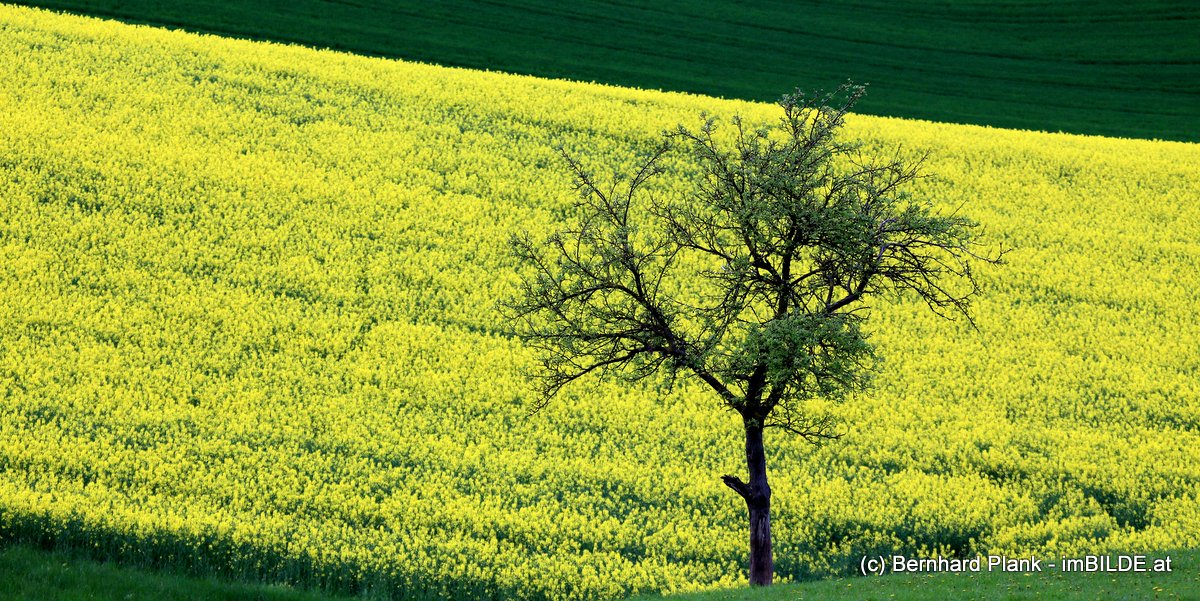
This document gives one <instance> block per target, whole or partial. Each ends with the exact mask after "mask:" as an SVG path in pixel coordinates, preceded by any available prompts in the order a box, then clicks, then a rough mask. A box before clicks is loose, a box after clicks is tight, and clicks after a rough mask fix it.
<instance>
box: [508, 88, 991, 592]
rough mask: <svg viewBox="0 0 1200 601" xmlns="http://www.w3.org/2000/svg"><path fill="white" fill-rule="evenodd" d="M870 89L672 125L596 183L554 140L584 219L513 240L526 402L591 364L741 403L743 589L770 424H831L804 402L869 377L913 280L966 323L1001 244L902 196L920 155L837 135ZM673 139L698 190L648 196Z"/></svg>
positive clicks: (754, 556)
mask: <svg viewBox="0 0 1200 601" xmlns="http://www.w3.org/2000/svg"><path fill="white" fill-rule="evenodd" d="M862 94H863V88H862V87H861V86H853V85H849V84H848V85H846V86H843V87H841V88H839V89H838V90H837V91H836V92H833V93H830V94H825V95H805V94H803V93H800V92H798V93H796V94H791V95H787V96H784V97H783V99H782V100H781V101H780V105H781V106H782V107H783V118H782V120H781V122H780V123H779V124H778V125H777V126H774V127H763V128H754V129H751V128H749V127H748V125H747V124H746V123H745V122H743V121H742V120H740V119H738V118H737V117H735V118H733V120H732V124H733V127H734V130H733V131H732V135H730V136H726V137H725V138H724V140H725V141H724V142H722V141H721V140H722V138H721V137H720V136H715V135H714V134H715V133H716V132H717V127H716V124H715V121H714V120H713V119H711V118H708V119H705V122H704V124H703V126H702V127H700V129H699V131H696V132H693V131H689V130H688V129H686V128H684V127H682V126H681V127H679V128H678V129H677V130H675V131H671V132H667V133H665V134H664V138H665V140H664V143H663V144H662V145H661V146H660V147H658V148H657V149H656V150H655V151H654V152H653V153H651V154H650V155H649V157H648V159H646V160H645V162H644V163H643V164H642V165H641V167H640V168H639V169H637V171H636V173H634V174H632V176H631V177H629V178H628V179H625V180H623V181H622V178H620V177H618V178H616V181H614V182H613V183H612V184H611V185H607V186H604V187H602V186H601V185H599V183H598V182H597V180H596V178H595V177H594V176H593V175H592V174H591V173H589V172H588V171H587V170H586V169H585V168H584V166H583V165H582V164H580V162H579V161H578V160H576V159H575V158H574V157H571V156H569V155H567V153H565V152H564V153H563V156H564V157H565V159H566V162H567V165H568V166H569V168H570V170H571V171H572V172H573V174H574V184H575V188H576V189H577V191H578V192H579V201H578V202H577V204H576V206H575V211H576V214H577V216H578V219H579V220H578V222H577V224H575V226H574V227H572V228H570V229H566V230H564V231H560V232H558V233H556V234H553V235H551V236H550V237H549V238H548V239H544V240H535V239H533V238H532V237H530V236H529V235H528V234H525V235H522V236H517V237H515V238H514V239H513V241H512V246H513V252H514V254H515V256H516V257H517V259H518V260H519V262H520V263H521V264H522V265H523V267H524V268H525V269H526V274H527V275H526V277H525V279H524V281H523V286H522V287H521V290H520V293H519V294H518V295H517V296H516V297H515V298H514V299H513V300H511V301H509V302H508V303H506V307H507V309H508V311H509V313H510V317H512V318H513V319H514V320H516V323H517V324H518V333H519V335H520V337H521V338H522V339H523V340H524V341H525V342H526V343H527V344H530V345H532V346H533V347H535V348H536V349H537V350H538V351H539V353H540V359H541V369H540V370H539V373H538V374H537V377H538V378H539V379H540V381H541V384H542V386H541V392H542V395H541V397H540V401H539V402H538V403H537V405H536V407H535V410H536V409H539V408H541V407H543V406H545V404H546V403H547V402H549V400H550V399H551V398H552V397H554V396H555V395H556V394H557V393H558V392H559V391H560V390H562V388H563V387H564V386H566V385H568V384H570V383H571V382H574V381H575V380H578V379H579V378H581V377H583V376H585V375H587V374H589V373H593V372H601V371H608V372H615V373H619V374H623V375H625V376H626V377H628V378H630V379H633V380H637V379H641V378H646V377H648V376H650V375H652V374H654V373H655V372H657V371H659V370H666V372H667V373H668V375H669V376H670V377H671V381H674V378H675V377H676V376H677V375H679V374H682V375H684V376H686V377H693V378H697V379H698V380H699V381H701V382H703V383H704V384H705V385H706V386H707V387H708V388H711V389H712V390H713V391H714V392H715V393H716V394H717V395H718V396H719V398H720V400H721V402H722V403H723V404H724V406H725V407H728V408H729V409H732V410H733V411H736V412H737V413H738V415H740V416H741V418H742V423H743V425H744V426H745V440H746V469H747V475H748V479H747V480H742V479H741V478H739V477H737V476H731V475H726V476H723V477H722V480H723V481H724V483H725V484H726V485H727V486H728V487H729V488H731V489H733V490H734V491H735V492H736V493H737V494H738V495H740V496H741V497H742V499H744V500H745V502H746V506H747V508H748V509H749V517H750V584H752V585H768V584H770V583H771V580H772V575H773V561H772V554H771V487H770V485H769V484H768V482H767V456H766V453H765V450H764V445H763V432H764V430H765V429H766V428H772V427H775V428H779V429H781V430H784V431H786V432H790V433H792V434H795V435H798V436H801V437H803V438H804V439H805V440H807V441H809V442H812V443H821V442H823V441H827V440H829V439H835V438H838V437H839V436H840V434H839V433H838V432H837V430H836V424H835V423H834V422H833V420H832V418H831V417H830V415H829V414H827V413H815V412H814V411H811V410H809V409H807V408H806V407H810V406H811V405H810V404H808V402H809V401H812V400H813V399H827V400H832V401H841V400H844V399H845V398H846V397H847V395H848V394H850V393H852V392H855V391H860V390H863V389H864V388H865V387H866V385H867V380H868V376H869V374H870V372H871V371H872V370H873V367H874V365H873V358H874V354H873V348H872V345H871V344H870V343H869V342H868V340H867V339H866V337H865V335H864V333H863V331H862V323H863V320H864V319H865V318H866V317H867V313H866V311H865V310H866V308H867V306H866V305H865V304H864V301H866V300H868V299H870V298H871V297H875V296H878V295H881V294H885V293H901V292H908V293H913V294H915V295H916V296H918V297H920V298H921V299H922V300H924V301H925V303H927V304H928V306H929V308H930V309H931V310H932V311H934V312H935V313H937V314H939V315H941V316H943V317H951V316H953V314H959V315H961V316H963V317H965V318H966V319H967V320H968V321H969V320H970V315H969V314H968V300H969V298H970V297H971V296H972V295H973V294H974V293H976V292H977V291H978V284H977V282H976V279H975V278H974V276H973V275H972V271H971V263H972V262H974V261H984V262H990V263H995V262H999V258H1000V257H999V255H997V256H995V257H988V256H985V255H983V254H981V253H980V252H978V241H977V239H976V238H975V237H974V235H973V234H974V230H975V228H976V224H975V223H974V222H972V221H971V220H969V219H967V218H965V217H962V216H959V215H956V214H939V213H938V212H936V211H935V210H934V209H933V207H932V205H931V203H929V202H925V201H922V200H918V199H915V198H913V197H911V196H909V195H908V194H907V192H906V188H907V185H908V184H910V183H911V182H912V181H913V180H915V179H916V178H918V177H919V172H918V167H919V163H920V162H919V161H917V162H916V163H914V164H905V163H904V162H903V161H901V160H899V159H898V158H893V159H890V160H886V161H875V160H869V159H868V158H866V157H864V153H863V152H862V148H861V146H860V145H856V144H854V143H851V142H848V141H846V140H844V139H840V138H838V137H837V133H838V128H840V127H841V126H842V124H843V120H844V118H845V115H846V113H847V111H848V110H849V109H850V108H851V107H852V106H853V105H854V103H855V101H857V100H858V99H859V98H860V97H861V96H862ZM680 148H682V149H683V150H685V151H686V154H687V158H688V159H690V163H688V164H687V165H690V167H687V168H684V169H683V171H686V172H689V173H690V175H691V180H692V181H691V182H690V183H691V184H692V186H693V187H692V189H693V191H694V193H692V194H691V195H690V196H689V197H686V198H676V199H673V200H663V199H661V198H656V197H654V195H651V194H648V193H647V192H646V190H645V188H646V183H647V182H648V181H650V180H651V179H652V178H653V177H654V176H656V175H658V174H660V173H662V172H663V170H664V167H663V163H664V162H665V159H664V157H666V156H667V155H668V153H671V152H673V151H674V150H675V149H680ZM647 197H648V198H647ZM689 291H692V292H689Z"/></svg>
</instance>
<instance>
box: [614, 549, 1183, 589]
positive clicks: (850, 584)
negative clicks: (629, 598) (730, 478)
mask: <svg viewBox="0 0 1200 601" xmlns="http://www.w3.org/2000/svg"><path fill="white" fill-rule="evenodd" d="M1150 556H1153V557H1157V558H1164V557H1168V556H1169V557H1171V560H1172V561H1171V563H1172V571H1171V572H1170V573H1148V572H1147V573H1078V572H1073V573H1062V572H1059V571H1057V569H1050V568H1049V567H1048V566H1045V565H1043V566H1042V570H1043V571H1042V572H1040V573H1022V572H1013V573H1004V572H991V573H987V572H983V573H979V574H945V573H943V574H919V575H918V574H891V575H887V576H870V577H856V578H836V579H830V580H821V581H815V582H803V583H800V584H789V585H779V586H773V587H770V588H767V589H762V588H759V589H750V588H746V587H742V588H737V589H731V590H725V591H716V592H711V593H697V594H689V595H672V596H670V597H665V599H666V600H667V601H803V600H806V599H811V600H817V599H820V600H822V601H926V600H933V599H937V600H943V599H946V600H949V599H952V600H954V601H1096V600H1097V599H1103V600H1105V601H1146V600H1151V599H1154V600H1160V601H1172V600H1179V601H1184V600H1187V601H1195V600H1197V599H1200V552H1197V551H1194V550H1193V551H1179V552H1163V553H1154V554H1148V555H1147V557H1150ZM1114 561H1115V560H1114ZM1114 565H1116V564H1115V563H1114ZM663 599H664V597H658V596H652V595H649V596H645V597H637V598H635V599H634V600H633V601H656V600H663Z"/></svg>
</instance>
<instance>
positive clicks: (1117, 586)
mask: <svg viewBox="0 0 1200 601" xmlns="http://www.w3.org/2000/svg"><path fill="white" fill-rule="evenodd" d="M1147 557H1148V558H1151V561H1150V562H1148V565H1149V564H1150V563H1152V560H1153V559H1157V558H1165V557H1170V558H1171V568H1172V569H1171V571H1170V572H1168V573H1150V572H1147V573H1084V572H1072V573H1064V572H1061V571H1059V570H1058V569H1057V568H1053V569H1052V568H1050V567H1049V566H1045V565H1043V568H1042V570H1043V571H1042V572H1040V573H1028V572H1012V573H1005V572H998V571H997V572H986V571H985V572H981V573H978V574H948V573H942V574H889V575H886V576H868V577H854V578H835V579H830V580H819V581H813V582H802V583H797V584H784V585H777V586H773V587H770V588H754V589H751V588H748V587H742V588H737V589H727V590H719V591H711V592H707V593H693V594H685V595H671V596H668V597H661V596H658V595H646V596H641V597H636V598H634V599H632V600H630V601H652V600H653V601H663V600H664V599H665V600H666V601H784V600H786V601H802V600H805V599H812V600H816V599H821V600H827V601H841V600H845V601H850V600H854V601H917V600H926V599H939V600H940V599H953V600H956V601H1018V600H1020V601H1025V600H1029V601H1033V600H1046V601H1085V600H1086V601H1093V600H1096V599H1104V600H1106V601H1142V600H1148V599H1156V600H1159V599H1161V600H1179V601H1197V600H1200V551H1197V550H1191V551H1177V552H1164V553H1151V554H1147ZM0 597H3V598H4V599H6V600H10V601H33V600H38V601H83V600H87V601H141V600H146V601H175V600H179V601H184V600H186V601H235V600H237V601H337V600H346V599H352V597H340V596H332V595H327V594H323V593H320V592H314V591H302V590H294V589H291V588H288V587H286V586H282V585H267V584H248V583H239V582H231V581H227V580H219V579H215V578H197V577H191V576H183V575H178V574H171V573H165V572H161V571H154V570H146V569H140V568H131V567H125V566H120V565H116V564H113V563H107V562H98V561H94V560H89V559H81V558H79V557H77V556H74V555H71V554H69V553H64V552H61V551H45V550H41V549H37V548H34V547H30V546H26V545H14V544H9V545H5V546H0Z"/></svg>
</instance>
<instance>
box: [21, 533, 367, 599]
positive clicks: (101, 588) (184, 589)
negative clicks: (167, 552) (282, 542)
mask: <svg viewBox="0 0 1200 601" xmlns="http://www.w3.org/2000/svg"><path fill="white" fill-rule="evenodd" d="M0 598H2V599H5V600H7V601H35V600H36V601H85V600H86V601H235V600H236V601H335V600H338V599H349V597H333V596H329V595H323V594H320V593H315V592H309V591H298V590H293V589H290V588H287V587H283V586H268V585H262V584H244V583H238V582H231V581H227V580H218V579H215V578H197V577H189V576H182V575H178V574H172V573H169V572H163V571H151V570H145V569H137V568H130V567H124V566H118V565H116V564H112V563H105V562H98V561H94V560H90V559H81V558H79V557H77V556H75V555H70V554H66V553H62V552H56V551H43V550H40V549H37V548H35V547H30V546H25V545H11V544H9V545H6V546H4V547H0Z"/></svg>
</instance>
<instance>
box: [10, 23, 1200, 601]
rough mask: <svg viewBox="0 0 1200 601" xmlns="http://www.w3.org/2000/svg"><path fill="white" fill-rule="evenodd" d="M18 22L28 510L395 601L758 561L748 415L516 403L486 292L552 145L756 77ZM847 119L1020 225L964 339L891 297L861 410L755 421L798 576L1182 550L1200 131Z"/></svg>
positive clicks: (589, 585)
mask: <svg viewBox="0 0 1200 601" xmlns="http://www.w3.org/2000/svg"><path fill="white" fill-rule="evenodd" d="M0 32H2V34H0V81H2V82H4V84H3V86H2V87H0V116H2V117H0V118H2V119H3V126H2V127H0V399H2V402H0V535H2V536H3V537H4V538H7V539H15V540H24V541H30V542H38V543H43V544H45V543H51V542H53V543H55V544H58V545H63V546H68V547H72V548H76V549H80V550H86V551H87V552H88V553H91V554H94V555H97V556H100V557H106V558H115V559H119V560H121V561H124V562H129V563H137V564H143V565H150V566H155V567H160V568H168V569H175V570H183V569H186V570H189V571H193V572H201V573H212V574H215V575H228V576H236V577H238V578H248V579H257V580H266V581H270V582H276V581H286V582H291V583H296V584H300V585H305V586H315V587H325V588H329V589H336V590H340V591H346V592H362V591H374V592H376V593H380V594H388V595H395V596H397V597H403V598H408V599H432V598H444V597H448V596H453V597H454V598H456V599H488V598H497V597H502V598H511V599H552V600H566V599H602V598H613V597H619V596H626V595H630V594H636V593H645V592H660V591H663V592H676V591H689V590H698V589H705V588H710V587H715V586H728V585H733V584H736V583H739V582H741V581H742V579H743V574H742V570H743V569H744V565H745V560H746V557H745V554H746V550H745V540H744V539H745V534H744V530H743V529H744V527H745V526H744V523H743V522H744V516H743V512H744V509H743V507H742V506H741V503H740V501H738V500H736V499H735V498H734V497H733V496H732V495H731V493H730V492H729V491H728V490H726V489H725V488H724V486H723V485H722V484H721V481H720V479H719V476H720V474H724V473H735V472H737V471H739V470H740V469H741V461H742V460H741V457H740V442H739V440H738V435H739V432H738V430H737V421H736V420H735V419H734V416H732V415H730V414H727V413H722V412H720V411H719V410H717V409H716V406H717V403H716V401H715V400H714V399H712V398H710V397H709V396H707V395H706V394H705V393H704V390H702V389H701V388H699V387H697V386H691V385H684V386H680V387H677V388H676V389H674V390H672V391H667V390H666V389H665V387H660V386H657V385H656V384H655V383H650V384H647V385H645V386H636V387H631V386H629V385H626V384H623V383H621V382H619V381H612V380H595V381H591V382H587V383H586V384H585V385H581V386H578V387H576V388H574V389H572V390H571V391H569V393H568V394H566V395H565V396H564V397H563V398H561V399H560V401H559V402H557V403H555V404H553V405H551V406H550V407H548V408H547V409H546V410H544V411H542V412H541V413H538V414H537V415H536V416H532V417H531V416H530V415H529V414H528V411H527V407H528V403H527V401H528V400H529V398H530V396H531V387H530V385H529V384H528V383H527V382H525V381H524V380H523V379H522V378H521V377H520V370H521V369H522V368H525V367H529V366H530V364H531V361H532V358H531V354H530V353H529V352H528V351H527V350H525V349H523V348H522V347H521V345H520V344H519V343H518V342H517V341H515V340H513V339H512V338H511V337H510V336H509V335H508V329H507V326H506V324H505V323H504V322H503V320H502V319H500V317H499V315H498V313H497V311H496V309H495V302H496V300H497V299H498V298H501V297H503V296H505V295H507V294H508V293H509V292H511V290H512V289H513V285H514V283H515V281H516V274H515V273H514V271H513V270H514V267H513V265H512V261H511V260H510V259H509V258H508V257H507V254H506V245H505V241H506V239H507V238H508V236H509V234H511V233H513V232H516V231H520V230H529V231H532V232H534V233H535V234H546V233H548V232H550V231H552V230H553V229H554V228H556V227H560V224H561V223H562V219H563V218H564V215H566V214H567V213H569V206H570V202H571V200H572V192H571V190H570V186H569V184H570V182H569V178H568V177H567V174H566V171H565V169H564V167H563V165H562V164H561V161H560V159H559V158H558V157H557V155H556V154H555V151H554V149H553V147H554V145H555V144H562V145H564V146H565V147H566V148H568V149H570V150H571V151H572V152H573V153H575V154H576V155H578V156H580V157H582V159H583V160H584V161H585V162H586V163H587V164H590V165H593V166H595V168H596V169H597V171H598V172H603V171H604V170H606V169H607V168H608V166H609V165H614V166H618V167H619V166H628V165H630V164H632V163H633V162H634V161H636V160H637V158H638V157H637V154H638V153H639V152H643V151H645V149H646V148H647V147H649V146H650V145H652V144H653V143H654V142H655V141H656V140H657V136H658V134H659V132H660V131H661V130H662V129H664V128H667V127H671V126H673V125H674V124H677V123H681V122H682V123H686V124H689V125H695V124H697V123H698V122H699V116H698V115H699V113H700V112H701V111H709V112H710V113H712V114H714V115H717V116H719V117H722V118H728V117H729V116H731V115H733V114H734V113H739V114H741V115H743V116H744V117H745V118H747V119H748V120H750V121H752V122H763V121H766V120H770V119H774V118H776V116H777V114H776V109H775V108H774V107H771V106H769V105H763V104H755V103H750V102H741V101H728V100H718V99H713V98H710V97H703V96H689V95H683V94H668V93H658V92H647V91H637V90H631V89H622V88H616V87H607V86H601V85H594V84H581V83H569V82H563V81H551V80H543V79H536V78H532V77H520V76H513V75H504V74H498V73H486V72H481V71H471V70H464V69H451V68H445V67H436V66H427V65H420V64H414V63H406V62H400V61H393V60H385V59H381V58H366V57H360V56H353V55H347V54H341V53H335V52H330V51H316V50H311V49H306V48H302V47H295V46H282V45H276V44H266V43H254V42H248V41H239V40H229V39H223V38H218V37H213V36H199V35H192V34H186V33H182V32H172V31H166V30H161V29H155V28H149V27H132V26H129V25H124V24H120V23H116V22H110V21H100V20H95V19H87V18H81V17H75V16H63V15H55V14H51V13H48V12H44V11H37V10H32V9H26V8H18V7H11V6H0ZM847 134H848V135H850V136H852V137H854V138H855V139H858V140H861V141H863V142H864V143H866V144H867V145H868V147H869V148H891V147H895V146H900V147H901V148H902V152H904V153H906V156H910V157H912V156H916V155H917V154H920V153H929V156H930V158H929V160H928V162H927V171H928V172H929V173H931V174H933V175H934V176H935V177H931V178H928V179H925V180H922V181H921V184H920V187H919V189H917V190H915V192H916V193H918V194H922V195H927V196H929V197H931V198H934V199H936V200H937V202H938V204H939V206H941V207H943V208H945V209H946V210H952V209H954V208H955V207H959V206H960V205H961V206H963V209H962V210H964V211H966V212H967V213H968V214H969V215H971V216H972V217H974V218H976V219H978V220H979V221H981V222H982V223H983V225H984V228H985V231H986V236H987V239H988V240H989V241H992V242H995V243H997V244H1001V243H1002V244H1004V245H1005V246H1007V247H1012V248H1013V249H1014V250H1013V252H1012V253H1011V254H1010V255H1009V263H1008V265H1005V266H1002V267H999V268H996V269H988V270H986V271H985V272H984V273H982V274H981V276H982V277H983V279H984V282H985V284H986V291H985V294H984V295H983V296H981V297H980V298H979V299H978V301H977V304H976V309H975V314H976V316H977V319H978V323H979V331H978V332H976V331H973V330H971V329H970V328H969V327H968V326H966V325H965V324H962V323H947V322H943V321H940V320H938V319H936V318H934V317H931V316H930V315H929V314H928V312H927V311H925V310H924V307H923V306H921V305H920V304H919V303H917V302H915V301H913V300H912V299H897V300H895V301H894V302H890V303H887V304H880V305H878V306H877V307H875V313H874V315H873V323H874V326H873V331H874V340H875V342H876V343H877V345H878V347H879V349H880V351H881V353H882V354H883V356H884V357H886V364H885V366H884V371H883V372H882V373H881V375H880V377H879V380H878V384H877V387H876V388H875V390H874V391H872V392H871V393H870V394H869V395H866V396H864V397H862V398H860V399H857V400H856V401H855V402H852V403H848V404H845V405H842V406H838V407H833V408H831V410H832V411H835V412H836V413H837V414H838V415H839V416H840V417H841V418H843V419H844V420H845V423H846V424H847V431H846V436H845V438H844V439H843V440H842V441H840V442H838V443H836V444H831V445H828V446H826V447H823V448H820V449H813V448H810V447H808V446H805V445H804V444H803V443H801V442H799V441H797V440H792V439H788V438H786V437H784V436H772V438H770V440H769V441H768V445H769V453H770V458H769V460H770V462H771V469H772V477H773V478H774V479H773V487H774V490H775V510H776V513H775V519H776V522H775V527H776V530H775V533H776V537H777V547H776V557H777V565H776V569H777V571H778V573H779V575H780V576H781V577H782V578H785V579H802V578H810V577H814V576H822V575H830V574H844V573H847V572H849V571H852V570H853V569H855V566H857V558H858V557H859V556H861V555H862V554H864V553H884V552H890V551H898V552H905V553H911V554H917V553H938V552H941V553H958V554H970V553H977V552H995V553H1031V552H1037V553H1045V554H1055V555H1057V554H1076V553H1088V552H1106V551H1125V552H1131V551H1137V550H1160V549H1177V548H1188V547H1195V546H1197V545H1200V534H1198V533H1200V467H1198V466H1200V450H1198V449H1200V388H1198V385H1197V381H1198V380H1197V377H1196V376H1197V373H1200V370H1198V368H1200V351H1198V350H1197V348H1196V346H1195V344H1194V343H1195V341H1196V340H1198V339H1200V324H1198V323H1197V322H1196V320H1195V318H1194V315H1195V311H1194V308H1195V307H1197V306H1200V302H1198V301H1200V298H1198V294H1200V293H1198V292H1197V291H1198V290H1200V286H1198V284H1200V282H1198V281H1197V279H1198V278H1200V273H1198V272H1197V271H1196V269H1195V265H1196V264H1197V262H1198V259H1200V243H1198V242H1197V240H1196V238H1195V232H1196V231H1200V203H1197V202H1196V201H1197V198H1196V189H1197V185H1198V183H1200V146H1197V145H1196V144H1186V143H1179V142H1151V141H1142V140H1117V139H1105V138H1096V137H1082V136H1072V135H1061V134H1039V133H1028V132H1019V131H1010V130H999V129H989V128H983V127H974V126H961V125H945V124H935V123H929V122H922V121H905V120H899V119H886V118H878V117H869V116H855V117H854V119H853V120H852V121H851V122H850V123H849V125H848V129H847ZM673 160H677V159H673ZM668 164H669V165H672V166H674V167H681V165H680V164H679V163H668ZM680 173H683V170H682V169H672V170H671V173H670V174H668V175H667V176H665V177H664V178H663V179H662V180H661V181H659V183H658V184H657V186H658V188H657V189H658V190H659V191H660V192H662V193H666V194H678V193H682V191H683V190H685V189H686V182H685V181H683V179H682V178H681V176H680ZM647 465H655V466H657V467H656V468H655V469H647V467H646V466H647Z"/></svg>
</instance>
